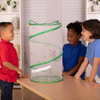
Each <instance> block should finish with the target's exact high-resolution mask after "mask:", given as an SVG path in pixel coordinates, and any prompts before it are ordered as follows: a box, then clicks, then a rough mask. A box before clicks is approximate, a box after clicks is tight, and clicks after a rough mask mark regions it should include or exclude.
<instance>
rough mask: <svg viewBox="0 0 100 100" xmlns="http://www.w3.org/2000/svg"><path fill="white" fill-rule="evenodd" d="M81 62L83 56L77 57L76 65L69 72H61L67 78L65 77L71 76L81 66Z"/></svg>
mask: <svg viewBox="0 0 100 100" xmlns="http://www.w3.org/2000/svg"><path fill="white" fill-rule="evenodd" d="M83 60H84V56H82V57H79V60H78V63H77V64H76V65H75V66H74V67H73V68H72V69H71V70H70V71H68V72H63V74H65V75H66V76H67V75H71V74H73V73H75V72H76V71H77V70H78V69H79V67H80V66H81V64H82V62H83Z"/></svg>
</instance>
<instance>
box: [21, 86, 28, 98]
mask: <svg viewBox="0 0 100 100" xmlns="http://www.w3.org/2000/svg"><path fill="white" fill-rule="evenodd" d="M27 90H28V89H27V88H25V87H24V86H22V100H24V99H25V96H26V94H27Z"/></svg>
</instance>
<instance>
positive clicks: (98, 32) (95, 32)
mask: <svg viewBox="0 0 100 100" xmlns="http://www.w3.org/2000/svg"><path fill="white" fill-rule="evenodd" d="M82 26H83V27H84V28H85V29H86V30H88V31H90V32H91V33H92V36H90V39H100V21H99V20H97V19H89V20H86V21H84V22H83V23H82Z"/></svg>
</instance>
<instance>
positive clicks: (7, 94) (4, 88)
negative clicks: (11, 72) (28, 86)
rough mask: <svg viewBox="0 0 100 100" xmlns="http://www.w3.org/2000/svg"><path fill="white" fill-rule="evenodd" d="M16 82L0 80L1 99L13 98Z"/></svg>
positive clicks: (9, 99)
mask: <svg viewBox="0 0 100 100" xmlns="http://www.w3.org/2000/svg"><path fill="white" fill-rule="evenodd" d="M13 85H14V83H8V82H7V80H6V81H5V82H4V81H2V80H0V88H1V100H12V90H13Z"/></svg>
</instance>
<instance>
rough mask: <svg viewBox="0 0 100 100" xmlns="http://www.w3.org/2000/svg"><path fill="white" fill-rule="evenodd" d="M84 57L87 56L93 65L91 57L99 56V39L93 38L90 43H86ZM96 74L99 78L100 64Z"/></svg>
mask: <svg viewBox="0 0 100 100" xmlns="http://www.w3.org/2000/svg"><path fill="white" fill-rule="evenodd" d="M85 57H86V58H88V60H89V63H90V64H91V66H93V59H94V57H95V58H100V39H95V40H94V41H93V42H92V43H88V46H87V51H86V56H85ZM97 76H98V77H99V78H100V64H99V67H98V71H97Z"/></svg>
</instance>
